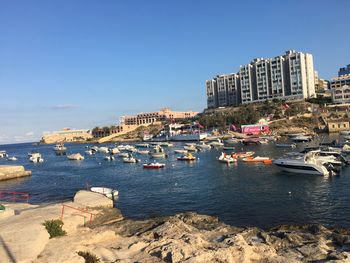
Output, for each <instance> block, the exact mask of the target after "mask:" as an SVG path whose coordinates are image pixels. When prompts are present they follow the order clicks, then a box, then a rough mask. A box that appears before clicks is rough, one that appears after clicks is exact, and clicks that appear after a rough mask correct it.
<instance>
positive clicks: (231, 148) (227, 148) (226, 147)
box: [222, 146, 235, 151]
mask: <svg viewBox="0 0 350 263" xmlns="http://www.w3.org/2000/svg"><path fill="white" fill-rule="evenodd" d="M222 149H223V150H226V151H228V150H234V149H235V147H234V146H224V147H223V148H222Z"/></svg>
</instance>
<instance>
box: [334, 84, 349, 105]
mask: <svg viewBox="0 0 350 263" xmlns="http://www.w3.org/2000/svg"><path fill="white" fill-rule="evenodd" d="M332 101H333V103H335V104H345V103H350V85H349V86H348V85H344V86H341V87H337V88H333V89H332Z"/></svg>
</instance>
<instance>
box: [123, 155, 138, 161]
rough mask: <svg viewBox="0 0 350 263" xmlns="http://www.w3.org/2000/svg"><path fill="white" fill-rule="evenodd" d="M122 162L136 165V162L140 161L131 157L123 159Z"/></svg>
mask: <svg viewBox="0 0 350 263" xmlns="http://www.w3.org/2000/svg"><path fill="white" fill-rule="evenodd" d="M123 162H124V163H138V162H140V160H139V159H136V158H134V157H132V156H131V157H125V158H123Z"/></svg>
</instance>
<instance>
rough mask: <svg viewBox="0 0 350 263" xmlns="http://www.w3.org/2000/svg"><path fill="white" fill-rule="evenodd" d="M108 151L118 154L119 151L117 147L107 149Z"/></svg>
mask: <svg viewBox="0 0 350 263" xmlns="http://www.w3.org/2000/svg"><path fill="white" fill-rule="evenodd" d="M109 153H111V154H118V153H120V151H119V149H118V148H117V147H114V148H111V149H109Z"/></svg>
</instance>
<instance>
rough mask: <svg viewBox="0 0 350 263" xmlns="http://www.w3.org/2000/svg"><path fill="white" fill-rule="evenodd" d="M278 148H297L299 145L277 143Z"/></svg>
mask: <svg viewBox="0 0 350 263" xmlns="http://www.w3.org/2000/svg"><path fill="white" fill-rule="evenodd" d="M275 146H276V147H277V148H295V147H297V145H296V144H295V143H276V144H275Z"/></svg>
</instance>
